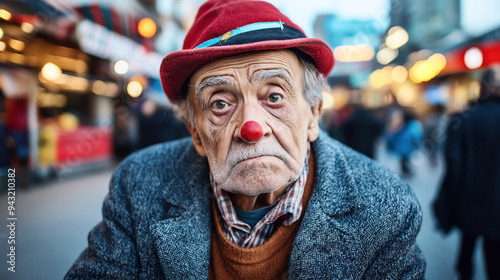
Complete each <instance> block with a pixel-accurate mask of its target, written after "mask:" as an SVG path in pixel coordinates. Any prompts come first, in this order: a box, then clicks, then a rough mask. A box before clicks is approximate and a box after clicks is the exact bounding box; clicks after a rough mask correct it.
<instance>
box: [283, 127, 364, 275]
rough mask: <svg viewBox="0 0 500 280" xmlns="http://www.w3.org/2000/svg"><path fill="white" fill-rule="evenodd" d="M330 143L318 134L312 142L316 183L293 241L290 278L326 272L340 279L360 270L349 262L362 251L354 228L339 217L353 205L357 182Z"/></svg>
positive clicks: (351, 209)
mask: <svg viewBox="0 0 500 280" xmlns="http://www.w3.org/2000/svg"><path fill="white" fill-rule="evenodd" d="M322 134H324V133H322ZM321 136H323V137H321ZM329 142H330V140H328V139H327V137H325V135H320V137H319V139H318V140H317V141H316V142H314V143H313V148H314V151H315V157H316V184H315V187H314V191H313V194H312V196H311V198H310V200H309V203H308V206H307V208H306V212H305V216H304V219H303V220H302V224H301V226H300V229H299V232H298V233H297V236H296V237H295V241H294V244H293V249H292V254H291V256H290V265H289V278H290V279H304V278H307V279H320V278H324V276H325V275H329V276H332V277H333V278H335V279H343V278H344V277H345V275H346V274H345V273H347V275H356V274H358V273H360V272H359V271H357V270H356V267H354V266H353V264H355V263H356V262H355V261H351V259H354V258H356V256H359V255H360V254H361V253H362V252H360V249H359V247H360V246H359V242H357V240H356V238H355V237H356V236H358V235H357V234H356V232H354V231H355V230H356V229H355V227H346V226H345V223H343V222H341V219H342V216H344V215H345V214H347V213H349V212H350V211H353V210H354V208H355V207H356V202H355V201H356V196H357V193H356V187H355V186H356V184H355V182H354V179H353V177H352V172H351V170H350V169H349V168H348V165H347V164H346V159H345V158H344V155H343V153H342V152H341V151H340V150H339V149H338V148H337V145H331V143H329ZM331 155H335V157H333V158H332V157H331Z"/></svg>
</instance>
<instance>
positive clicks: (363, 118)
mask: <svg viewBox="0 0 500 280" xmlns="http://www.w3.org/2000/svg"><path fill="white" fill-rule="evenodd" d="M353 107H354V112H353V113H352V115H351V116H350V117H349V118H348V119H347V121H346V122H345V123H344V125H342V128H341V131H342V135H343V139H344V143H345V144H346V145H347V146H349V147H351V148H353V149H354V150H356V151H358V152H360V153H362V154H364V155H366V156H368V157H370V158H374V155H375V142H376V140H377V139H378V137H379V136H380V135H381V134H382V132H383V131H384V124H383V122H382V121H381V120H379V119H378V118H377V117H375V116H374V115H373V114H372V113H371V112H370V111H368V110H367V109H365V108H363V107H362V106H361V105H354V106H353Z"/></svg>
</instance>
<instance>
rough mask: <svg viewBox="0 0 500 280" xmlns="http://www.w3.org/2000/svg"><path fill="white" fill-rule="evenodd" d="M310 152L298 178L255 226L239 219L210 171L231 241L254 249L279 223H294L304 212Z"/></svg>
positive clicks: (223, 229) (227, 235)
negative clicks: (303, 197)
mask: <svg viewBox="0 0 500 280" xmlns="http://www.w3.org/2000/svg"><path fill="white" fill-rule="evenodd" d="M309 152H310V148H308V149H307V156H306V160H305V162H304V169H303V170H302V173H301V174H300V176H299V178H298V179H297V180H296V181H295V182H293V183H292V184H291V185H290V186H289V187H288V188H287V189H286V190H285V191H284V192H283V194H282V195H281V197H280V198H279V200H278V202H277V203H276V206H275V207H274V208H273V209H271V210H270V211H269V212H268V213H267V214H266V215H265V216H264V218H262V219H261V220H260V221H259V222H258V223H257V224H256V225H255V227H254V228H253V229H252V228H251V227H250V225H248V224H246V223H244V222H242V221H241V220H240V219H238V217H237V215H236V211H235V210H234V207H233V203H232V202H231V199H230V198H229V195H228V194H227V192H225V191H223V190H222V189H220V188H217V184H216V183H215V181H214V180H213V177H212V174H210V183H211V184H212V188H213V190H214V193H215V199H216V202H217V206H218V208H219V211H218V213H219V216H220V217H221V219H220V220H221V223H222V231H223V232H224V235H225V236H226V238H227V239H229V241H231V242H232V243H233V244H235V245H237V246H239V247H242V248H253V247H257V246H259V245H262V244H263V243H264V242H266V241H267V240H268V239H269V238H270V237H271V235H272V234H273V232H274V230H275V228H277V227H278V226H279V225H280V224H283V225H285V226H289V225H291V224H292V223H293V222H295V221H297V220H298V219H299V218H300V214H301V213H302V195H303V194H304V187H305V185H306V179H307V172H308V170H309V166H308V162H309Z"/></svg>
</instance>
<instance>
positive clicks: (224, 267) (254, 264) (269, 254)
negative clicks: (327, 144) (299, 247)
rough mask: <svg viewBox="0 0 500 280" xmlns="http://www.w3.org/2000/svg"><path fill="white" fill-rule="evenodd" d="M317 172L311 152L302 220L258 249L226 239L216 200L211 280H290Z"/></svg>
mask: <svg viewBox="0 0 500 280" xmlns="http://www.w3.org/2000/svg"><path fill="white" fill-rule="evenodd" d="M314 173H315V168H314V158H313V153H312V152H311V156H310V157H309V174H307V181H306V186H305V189H304V196H303V198H302V214H301V217H300V219H299V220H297V221H296V222H295V223H293V224H291V225H290V226H279V227H278V229H276V231H275V232H274V233H273V235H272V236H271V238H269V240H267V241H266V242H264V244H262V245H260V246H257V247H254V248H250V249H246V248H240V247H238V246H236V245H234V244H233V243H231V242H230V241H229V240H228V239H227V238H226V237H225V236H224V233H223V232H222V226H221V222H220V219H219V215H218V214H217V205H216V204H215V201H213V203H212V210H213V211H212V215H213V221H214V222H213V225H212V246H211V254H210V270H209V279H217V280H219V279H231V280H233V279H252V280H253V279H286V277H287V275H288V260H289V258H290V254H291V252H292V244H293V241H294V239H295V236H296V235H297V231H298V230H299V227H300V224H301V222H302V218H303V217H304V213H305V210H306V206H307V202H308V201H309V198H310V197H311V194H312V189H313V186H314V184H313V183H314Z"/></svg>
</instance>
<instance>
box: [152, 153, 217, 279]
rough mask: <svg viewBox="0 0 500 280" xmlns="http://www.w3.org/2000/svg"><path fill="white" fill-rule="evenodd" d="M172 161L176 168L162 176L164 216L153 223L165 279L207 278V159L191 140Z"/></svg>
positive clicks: (209, 226)
mask: <svg viewBox="0 0 500 280" xmlns="http://www.w3.org/2000/svg"><path fill="white" fill-rule="evenodd" d="M174 162H176V166H175V170H179V172H171V171H170V172H169V171H165V173H167V174H169V175H171V177H168V178H164V180H163V186H164V192H163V200H164V207H165V210H166V211H165V212H166V214H165V215H166V217H167V218H166V219H164V220H162V221H159V222H157V223H156V224H154V225H153V226H152V231H153V238H154V242H155V247H156V251H157V253H158V258H159V260H160V264H161V266H162V269H163V273H164V275H165V278H166V279H207V278H208V267H209V261H210V233H211V225H212V221H211V219H212V218H211V215H210V213H211V210H210V209H211V208H210V207H211V206H210V200H211V192H210V184H209V181H208V163H207V160H206V159H205V158H201V157H200V156H198V154H197V153H196V151H195V149H194V147H193V145H192V144H189V145H188V147H187V148H186V149H185V151H184V152H183V153H182V154H181V156H180V157H179V158H178V159H177V160H174ZM186 170H188V172H185V171H186ZM180 171H184V172H180ZM179 174H188V175H187V176H180V175H179Z"/></svg>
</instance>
